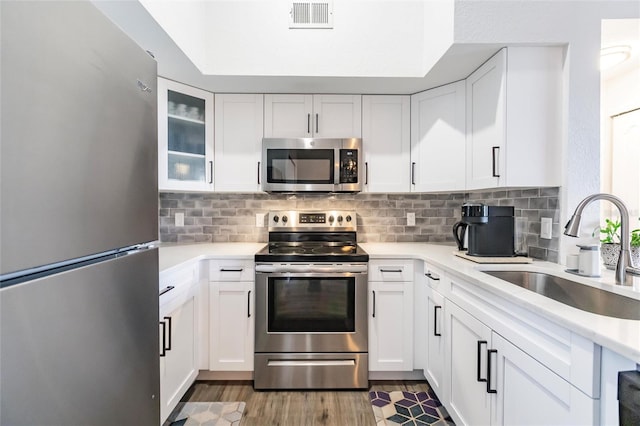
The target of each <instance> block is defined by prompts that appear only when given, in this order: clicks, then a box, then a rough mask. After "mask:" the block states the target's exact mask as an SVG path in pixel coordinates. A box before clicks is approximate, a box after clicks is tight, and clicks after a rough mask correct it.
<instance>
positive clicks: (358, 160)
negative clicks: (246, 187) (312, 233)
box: [261, 138, 364, 192]
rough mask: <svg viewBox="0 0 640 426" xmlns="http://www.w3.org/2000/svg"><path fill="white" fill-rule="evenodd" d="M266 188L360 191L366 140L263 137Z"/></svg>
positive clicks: (295, 190) (263, 173)
mask: <svg viewBox="0 0 640 426" xmlns="http://www.w3.org/2000/svg"><path fill="white" fill-rule="evenodd" d="M262 164H263V167H262V176H261V182H262V190H263V191H266V192H360V191H361V190H362V180H363V170H362V167H361V166H362V165H363V164H364V163H363V161H362V140H361V139H356V138H349V139H337V138H336V139H315V138H299V139H291V138H289V139H276V138H264V139H262Z"/></svg>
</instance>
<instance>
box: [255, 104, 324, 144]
mask: <svg viewBox="0 0 640 426" xmlns="http://www.w3.org/2000/svg"><path fill="white" fill-rule="evenodd" d="M312 109H313V96H312V95H264V137H265V138H309V137H311V136H313V130H312V117H311V116H312V112H313V111H312Z"/></svg>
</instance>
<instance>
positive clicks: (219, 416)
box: [164, 402, 245, 426]
mask: <svg viewBox="0 0 640 426" xmlns="http://www.w3.org/2000/svg"><path fill="white" fill-rule="evenodd" d="M244 406H245V403H244V402H180V403H179V404H178V405H177V406H176V408H175V409H174V410H173V412H172V413H171V414H170V415H169V418H168V419H167V421H166V422H165V423H164V426H238V425H239V424H240V419H241V418H242V412H243V411H244Z"/></svg>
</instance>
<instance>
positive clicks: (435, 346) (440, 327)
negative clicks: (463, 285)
mask: <svg viewBox="0 0 640 426" xmlns="http://www.w3.org/2000/svg"><path fill="white" fill-rule="evenodd" d="M444 318H445V316H444V297H443V296H442V295H441V294H440V293H438V292H437V291H435V290H433V289H432V288H429V287H428V288H427V327H426V330H425V332H426V336H425V337H426V339H427V342H428V343H427V352H426V367H425V369H424V375H425V378H426V379H427V381H428V382H429V385H431V388H432V389H433V390H434V392H435V393H436V395H439V396H441V397H444V396H446V394H445V392H444V367H445V357H446V351H445V347H446V345H445V336H446V335H447V334H446V330H445V325H444Z"/></svg>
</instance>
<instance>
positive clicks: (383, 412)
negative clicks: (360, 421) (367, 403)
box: [369, 391, 454, 426]
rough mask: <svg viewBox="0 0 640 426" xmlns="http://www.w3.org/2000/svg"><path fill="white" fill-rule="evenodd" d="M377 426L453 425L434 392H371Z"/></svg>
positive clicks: (370, 396)
mask: <svg viewBox="0 0 640 426" xmlns="http://www.w3.org/2000/svg"><path fill="white" fill-rule="evenodd" d="M369 399H370V400H371V408H372V409H373V414H374V415H375V416H376V425H378V426H386V425H437V426H445V425H453V424H454V423H453V421H452V420H451V417H449V414H448V413H447V410H446V409H445V408H444V407H443V406H442V404H441V403H440V401H439V400H438V398H437V397H436V395H435V394H434V393H433V391H429V392H406V391H394V392H369Z"/></svg>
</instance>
